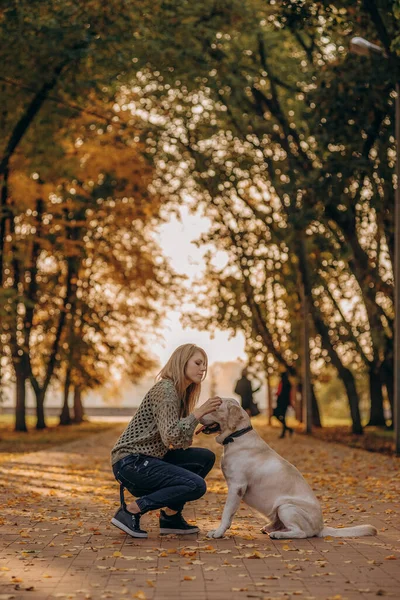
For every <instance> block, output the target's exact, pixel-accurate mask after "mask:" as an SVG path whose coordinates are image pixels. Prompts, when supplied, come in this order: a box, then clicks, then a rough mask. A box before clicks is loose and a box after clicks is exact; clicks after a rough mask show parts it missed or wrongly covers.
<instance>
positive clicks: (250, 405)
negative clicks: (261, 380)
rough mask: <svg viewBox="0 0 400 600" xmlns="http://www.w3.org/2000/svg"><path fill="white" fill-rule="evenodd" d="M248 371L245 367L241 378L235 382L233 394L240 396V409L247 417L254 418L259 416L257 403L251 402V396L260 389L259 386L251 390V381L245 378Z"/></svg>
mask: <svg viewBox="0 0 400 600" xmlns="http://www.w3.org/2000/svg"><path fill="white" fill-rule="evenodd" d="M248 374H249V371H248V369H247V367H245V368H244V369H243V371H242V377H241V378H240V379H239V380H238V381H237V383H236V387H235V394H237V395H238V396H240V398H241V400H242V408H244V410H245V411H246V412H247V414H248V415H249V417H256V416H257V415H259V414H260V410H259V408H258V405H257V403H256V402H255V401H254V400H253V394H256V393H257V392H258V390H259V389H260V387H261V384H260V385H259V386H258V388H257V389H255V390H253V388H252V386H251V381H250V379H249V378H248V377H247V376H248Z"/></svg>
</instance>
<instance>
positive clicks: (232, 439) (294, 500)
mask: <svg viewBox="0 0 400 600" xmlns="http://www.w3.org/2000/svg"><path fill="white" fill-rule="evenodd" d="M200 421H201V424H202V425H203V427H202V428H201V429H200V430H199V431H198V432H197V433H201V432H204V433H213V432H216V431H218V432H219V434H218V436H217V438H216V441H217V442H218V443H220V444H223V446H224V454H223V457H222V461H221V468H222V471H223V474H224V476H225V479H226V481H227V484H228V497H227V499H226V504H225V507H224V510H223V514H222V519H221V524H220V526H219V527H218V529H216V530H215V531H210V532H209V533H208V537H212V538H221V537H223V535H224V533H225V532H226V530H227V529H229V527H230V526H231V523H232V519H233V516H234V514H235V513H236V511H237V509H238V507H239V504H240V501H241V500H244V502H246V504H248V505H249V506H251V507H253V508H255V509H256V510H257V511H259V512H260V513H262V514H263V515H265V516H266V517H268V519H269V521H270V523H269V524H268V525H266V526H265V527H263V529H262V530H261V531H262V532H263V533H268V534H269V536H270V537H271V538H275V539H280V538H308V537H313V536H317V537H324V536H326V535H331V536H335V537H361V536H364V535H376V533H377V531H376V529H375V527H373V526H372V525H358V526H356V527H344V528H341V529H336V528H334V527H324V522H323V518H322V511H321V507H320V504H319V502H318V500H317V498H316V496H315V494H314V492H313V491H312V489H311V488H310V486H309V485H308V483H307V482H306V480H305V479H304V477H303V476H302V475H301V473H300V472H299V471H298V470H297V469H296V467H294V466H293V465H291V464H290V463H289V462H288V461H287V460H285V459H284V458H282V457H281V456H279V454H277V453H276V452H275V451H274V450H272V448H270V446H268V444H266V443H265V442H264V440H262V439H261V437H260V436H259V435H258V433H257V432H256V431H254V429H253V428H252V427H251V423H250V418H249V416H248V415H247V413H246V411H244V410H243V409H242V408H241V406H240V405H239V403H238V402H237V401H236V400H234V399H232V398H223V399H222V404H221V405H220V407H219V408H218V409H217V410H216V411H214V412H213V413H210V414H208V415H205V416H204V417H202V418H201V419H200Z"/></svg>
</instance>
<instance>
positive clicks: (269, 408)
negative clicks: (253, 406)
mask: <svg viewBox="0 0 400 600" xmlns="http://www.w3.org/2000/svg"><path fill="white" fill-rule="evenodd" d="M265 382H266V388H267V397H268V403H267V410H266V414H267V418H268V425H271V419H272V411H273V408H272V389H271V381H270V377H269V375H268V373H267V374H266V377H265Z"/></svg>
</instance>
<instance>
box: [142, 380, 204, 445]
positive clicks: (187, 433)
mask: <svg viewBox="0 0 400 600" xmlns="http://www.w3.org/2000/svg"><path fill="white" fill-rule="evenodd" d="M162 383H163V385H162V386H160V390H159V392H158V393H157V395H155V396H154V398H153V399H152V411H153V415H154V418H155V420H156V423H157V428H158V431H159V432H160V436H161V439H162V441H163V443H164V444H165V446H166V447H167V448H170V447H172V448H174V449H177V448H184V449H186V448H189V446H191V444H192V441H193V434H194V430H195V429H196V427H197V425H198V424H199V421H198V420H197V419H196V417H195V416H194V415H193V414H191V415H189V416H187V417H184V418H183V419H180V418H179V405H180V400H179V398H178V394H177V392H176V389H175V386H174V384H173V383H172V382H170V381H168V380H166V381H165V382H164V381H163V382H162Z"/></svg>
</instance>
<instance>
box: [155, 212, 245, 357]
mask: <svg viewBox="0 0 400 600" xmlns="http://www.w3.org/2000/svg"><path fill="white" fill-rule="evenodd" d="M208 226H209V219H207V218H206V217H203V216H201V215H199V214H194V215H193V214H190V213H189V210H188V209H187V207H185V206H183V207H182V208H181V222H180V221H179V220H178V219H177V218H176V217H171V219H170V221H169V222H168V223H165V224H163V225H162V226H161V227H160V229H159V234H158V236H157V240H158V242H159V244H160V245H161V247H162V249H163V252H164V254H165V256H167V257H168V258H169V260H170V263H171V266H172V267H173V269H175V271H177V272H178V273H180V274H184V275H186V276H188V277H189V278H194V277H198V276H199V274H200V273H201V271H202V269H203V255H204V252H205V249H204V248H197V247H196V246H195V245H194V244H193V243H192V242H193V240H195V239H197V238H198V237H199V236H200V235H201V233H203V232H205V231H207V229H208ZM216 260H218V261H219V262H220V264H224V262H226V257H224V256H223V255H222V253H221V255H220V256H218V255H217V257H216ZM182 308H183V309H185V306H183V307H182ZM179 318H180V312H179V311H171V312H170V313H169V315H168V319H167V320H166V323H165V327H164V329H163V332H162V333H163V337H164V343H160V344H159V345H157V346H153V347H152V350H153V351H154V353H155V354H156V355H157V356H158V357H159V358H160V361H161V363H162V364H164V363H165V362H166V361H167V360H168V358H169V356H170V355H171V354H172V352H173V351H174V349H175V348H176V347H177V346H179V345H181V344H186V343H190V342H192V343H195V344H197V345H198V346H200V347H202V348H203V349H204V350H205V351H206V353H207V356H208V360H209V364H212V363H213V362H219V361H221V360H224V361H231V360H236V359H237V358H242V359H244V358H245V353H244V337H243V335H236V336H235V337H234V338H232V339H229V333H228V332H225V331H220V332H216V333H215V336H214V339H211V336H210V333H208V332H206V331H198V330H197V329H183V327H182V325H181V324H180V322H179Z"/></svg>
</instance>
